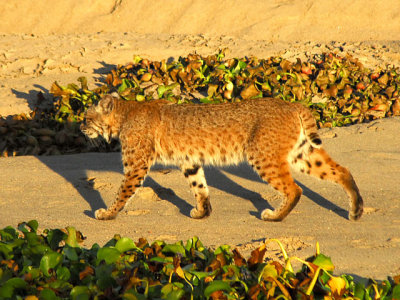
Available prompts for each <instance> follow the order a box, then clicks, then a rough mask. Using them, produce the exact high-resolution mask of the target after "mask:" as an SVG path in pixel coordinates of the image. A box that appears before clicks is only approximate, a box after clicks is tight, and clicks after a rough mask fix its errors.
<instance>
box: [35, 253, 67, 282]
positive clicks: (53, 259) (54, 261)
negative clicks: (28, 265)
mask: <svg viewBox="0 0 400 300" xmlns="http://www.w3.org/2000/svg"><path fill="white" fill-rule="evenodd" d="M62 259H63V258H62V255H61V254H60V253H57V252H52V253H48V254H45V255H44V256H43V257H42V259H41V260H40V270H41V271H42V272H43V274H45V275H46V276H50V273H49V270H50V269H54V268H55V267H56V266H57V265H58V264H60V263H61V262H62Z"/></svg>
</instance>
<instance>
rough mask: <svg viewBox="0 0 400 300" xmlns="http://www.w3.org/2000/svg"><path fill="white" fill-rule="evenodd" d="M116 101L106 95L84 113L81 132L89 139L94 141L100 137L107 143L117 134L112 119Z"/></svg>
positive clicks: (113, 119) (114, 122) (115, 123)
mask: <svg viewBox="0 0 400 300" xmlns="http://www.w3.org/2000/svg"><path fill="white" fill-rule="evenodd" d="M116 101H118V99H117V98H116V97H114V96H112V95H106V96H104V97H103V98H102V99H100V101H99V102H98V103H97V105H92V106H91V107H89V109H88V110H87V111H86V115H85V120H84V122H83V123H82V125H81V127H80V128H81V131H82V132H83V133H84V134H85V135H86V136H87V137H89V138H91V139H95V138H97V137H98V136H102V137H103V138H104V139H105V140H106V141H107V142H110V141H111V138H113V137H116V135H117V134H118V131H119V130H118V125H117V122H116V120H115V117H114V111H113V110H114V107H115V104H116Z"/></svg>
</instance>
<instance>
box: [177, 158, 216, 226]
mask: <svg viewBox="0 0 400 300" xmlns="http://www.w3.org/2000/svg"><path fill="white" fill-rule="evenodd" d="M181 170H182V172H183V175H185V177H186V178H187V179H188V181H189V184H190V188H191V190H192V192H193V194H194V197H195V198H196V202H197V203H196V207H195V208H193V209H192V210H191V211H190V216H191V217H192V218H194V219H201V218H204V217H208V216H209V215H210V214H211V211H212V208H211V203H210V197H209V191H208V186H207V182H206V178H205V176H204V170H203V167H202V166H200V165H197V164H183V165H181Z"/></svg>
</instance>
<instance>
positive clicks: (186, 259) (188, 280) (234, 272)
mask: <svg viewBox="0 0 400 300" xmlns="http://www.w3.org/2000/svg"><path fill="white" fill-rule="evenodd" d="M37 229H38V223H37V221H29V222H24V223H21V224H19V225H18V229H15V228H13V227H11V226H8V227H5V228H3V229H2V230H0V298H1V299H23V298H24V297H25V298H24V299H46V300H47V299H68V298H69V299H209V298H212V299H313V298H318V299H319V298H321V299H322V298H324V299H343V298H349V297H350V298H358V299H400V276H399V277H397V278H394V279H388V280H384V281H382V282H376V281H374V280H370V281H369V282H368V283H367V284H366V285H364V284H361V283H359V282H355V281H354V280H353V278H352V277H351V276H349V275H341V276H336V275H334V274H333V270H334V265H333V264H332V261H331V259H330V258H329V257H327V256H325V255H323V254H321V253H320V252H319V249H318V244H317V251H316V254H315V255H314V256H312V257H310V258H308V259H306V260H302V259H300V258H297V257H288V255H287V253H286V251H285V249H284V248H283V246H282V244H281V243H280V242H279V241H278V240H267V241H266V242H265V243H264V244H263V245H262V246H260V247H259V248H258V249H255V250H254V251H253V252H252V253H251V256H250V258H248V259H247V260H246V259H245V258H244V257H243V256H242V255H241V254H240V253H239V251H238V250H237V249H234V250H233V251H231V250H230V247H229V246H227V245H222V246H220V247H218V248H217V249H216V250H214V251H213V250H210V249H208V248H206V247H205V246H204V245H203V244H202V243H201V241H200V240H199V239H198V238H196V237H194V238H191V239H190V240H188V241H187V242H186V243H183V242H177V243H175V244H167V243H165V242H163V241H155V242H153V243H152V244H149V243H148V242H147V241H146V240H145V239H143V238H140V239H139V240H138V242H136V243H135V242H133V241H132V240H131V239H129V238H126V237H121V236H119V235H115V236H114V238H113V239H112V240H110V241H109V242H108V243H106V244H105V245H104V246H103V247H100V246H99V245H98V244H94V245H93V246H92V247H91V248H90V249H85V248H83V247H81V246H80V243H81V242H82V240H83V236H82V234H81V233H80V232H79V231H77V230H75V229H74V228H72V227H67V228H66V229H62V230H61V229H52V230H49V229H46V230H44V231H43V232H42V233H39V232H38V230H37ZM271 242H274V243H278V244H279V245H280V247H281V250H282V254H283V257H284V260H285V262H284V263H283V264H281V263H280V262H277V261H272V260H269V259H268V258H264V254H265V251H266V247H268V244H269V243H271ZM295 260H296V261H300V262H301V263H302V267H301V268H300V269H299V270H298V271H294V270H293V267H292V262H293V261H295Z"/></svg>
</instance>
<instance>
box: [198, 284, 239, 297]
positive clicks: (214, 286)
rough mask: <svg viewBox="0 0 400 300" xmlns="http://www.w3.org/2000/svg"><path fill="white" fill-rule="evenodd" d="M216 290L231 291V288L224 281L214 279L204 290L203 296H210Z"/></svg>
mask: <svg viewBox="0 0 400 300" xmlns="http://www.w3.org/2000/svg"><path fill="white" fill-rule="evenodd" d="M216 291H224V292H228V293H229V292H231V291H232V288H231V286H230V285H229V283H228V282H226V281H222V280H214V281H212V282H211V283H210V284H209V285H208V286H207V287H206V289H205V290H204V296H206V297H210V296H211V294H212V293H214V292H216Z"/></svg>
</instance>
